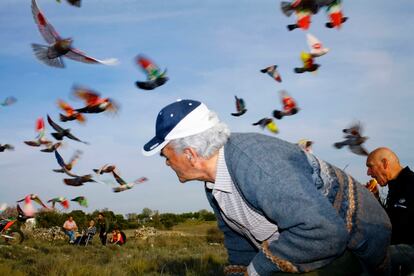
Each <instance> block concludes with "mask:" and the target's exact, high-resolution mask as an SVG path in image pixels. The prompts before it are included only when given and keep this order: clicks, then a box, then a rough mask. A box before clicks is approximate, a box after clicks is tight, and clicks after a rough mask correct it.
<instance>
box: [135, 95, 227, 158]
mask: <svg viewBox="0 0 414 276" xmlns="http://www.w3.org/2000/svg"><path fill="white" fill-rule="evenodd" d="M209 114H210V110H209V109H208V108H207V106H206V105H205V104H203V103H201V102H199V101H194V100H177V101H176V102H174V103H172V104H169V105H167V106H166V107H164V108H163V109H161V111H160V113H158V116H157V121H156V123H155V137H154V138H152V139H151V140H150V141H149V142H148V143H146V144H145V145H144V147H143V149H142V153H143V154H144V155H145V156H151V155H153V154H156V153H157V152H159V151H160V150H162V148H164V147H165V146H166V145H167V144H168V143H169V142H170V141H171V140H174V139H178V138H184V137H188V136H191V135H194V134H198V133H201V132H203V131H205V130H207V129H209V128H211V127H213V126H215V125H216V124H217V123H219V120H218V119H217V117H213V118H210V116H209Z"/></svg>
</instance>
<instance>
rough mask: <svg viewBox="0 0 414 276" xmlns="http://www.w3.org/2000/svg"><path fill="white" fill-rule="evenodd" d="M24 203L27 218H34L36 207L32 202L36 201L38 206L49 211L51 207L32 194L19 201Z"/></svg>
mask: <svg viewBox="0 0 414 276" xmlns="http://www.w3.org/2000/svg"><path fill="white" fill-rule="evenodd" d="M22 201H24V205H23V212H24V214H25V215H26V216H29V217H33V216H34V213H35V209H34V206H33V204H32V201H35V202H36V203H37V204H39V205H41V206H42V207H43V208H46V209H49V207H48V206H47V205H46V204H44V203H43V201H42V200H41V199H40V198H39V197H38V196H37V195H36V194H30V195H27V196H25V197H24V198H23V199H20V200H18V201H17V202H22Z"/></svg>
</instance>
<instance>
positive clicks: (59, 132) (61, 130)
mask: <svg viewBox="0 0 414 276" xmlns="http://www.w3.org/2000/svg"><path fill="white" fill-rule="evenodd" d="M47 121H48V122H49V125H50V126H51V127H53V129H54V130H56V131H57V132H52V133H51V135H52V136H53V137H54V138H55V139H56V140H59V141H61V140H62V139H63V137H65V136H66V137H68V138H69V139H72V140H75V141H78V142H81V143H84V144H88V142H84V141H82V140H79V138H77V137H75V136H74V135H73V134H72V133H70V129H69V128H67V129H64V128H62V127H61V126H59V125H58V124H56V123H55V122H53V121H52V119H51V118H50V116H49V115H47Z"/></svg>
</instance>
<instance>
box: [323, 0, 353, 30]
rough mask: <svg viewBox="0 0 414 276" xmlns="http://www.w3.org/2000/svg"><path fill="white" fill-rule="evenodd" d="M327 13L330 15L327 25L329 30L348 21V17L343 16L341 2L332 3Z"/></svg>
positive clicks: (337, 0)
mask: <svg viewBox="0 0 414 276" xmlns="http://www.w3.org/2000/svg"><path fill="white" fill-rule="evenodd" d="M326 12H327V13H328V18H329V22H327V23H326V24H325V26H326V27H327V28H330V29H332V28H337V29H339V28H340V27H341V26H342V23H344V22H345V21H347V20H348V17H344V15H343V14H342V8H341V0H335V1H332V3H331V4H329V5H328V7H327V9H326Z"/></svg>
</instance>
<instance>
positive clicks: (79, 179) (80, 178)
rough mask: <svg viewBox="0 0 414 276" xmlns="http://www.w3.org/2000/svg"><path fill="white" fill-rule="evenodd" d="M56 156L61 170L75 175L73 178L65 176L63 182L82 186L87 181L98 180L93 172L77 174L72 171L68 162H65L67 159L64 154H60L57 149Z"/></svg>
mask: <svg viewBox="0 0 414 276" xmlns="http://www.w3.org/2000/svg"><path fill="white" fill-rule="evenodd" d="M55 157H56V161H57V162H58V164H59V166H60V167H61V170H62V171H63V172H64V173H66V174H67V175H69V176H71V177H73V178H64V179H63V182H64V183H65V184H66V185H69V186H82V185H83V184H84V183H86V182H96V181H95V180H94V179H93V178H92V175H91V174H87V175H77V174H74V173H72V172H71V171H70V170H68V169H67V168H66V166H67V164H65V161H64V160H63V158H62V156H61V155H60V154H59V152H58V151H57V150H56V151H55ZM53 171H55V172H61V171H60V170H53Z"/></svg>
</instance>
